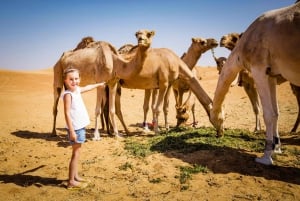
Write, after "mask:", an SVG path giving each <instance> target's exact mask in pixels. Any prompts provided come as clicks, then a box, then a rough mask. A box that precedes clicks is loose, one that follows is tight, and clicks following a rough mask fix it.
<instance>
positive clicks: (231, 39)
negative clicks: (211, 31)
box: [220, 33, 241, 50]
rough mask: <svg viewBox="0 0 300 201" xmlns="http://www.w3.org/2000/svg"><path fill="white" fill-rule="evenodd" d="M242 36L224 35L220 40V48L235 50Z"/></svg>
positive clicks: (234, 34) (235, 34)
mask: <svg viewBox="0 0 300 201" xmlns="http://www.w3.org/2000/svg"><path fill="white" fill-rule="evenodd" d="M240 37H241V34H239V33H230V34H227V35H224V36H223V37H222V38H221V40H220V47H225V48H227V49H229V50H233V48H234V47H235V46H236V43H237V42H238V40H239V39H240Z"/></svg>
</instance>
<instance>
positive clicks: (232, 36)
mask: <svg viewBox="0 0 300 201" xmlns="http://www.w3.org/2000/svg"><path fill="white" fill-rule="evenodd" d="M241 36H242V33H241V34H238V33H229V34H226V35H224V36H223V37H222V38H221V40H220V46H221V47H225V48H227V49H229V50H231V51H232V49H233V48H234V47H235V46H236V43H237V42H238V40H239V39H240V37H241ZM213 57H214V59H215V61H216V63H217V68H218V71H219V74H220V71H221V70H222V67H223V65H224V62H225V61H226V58H225V60H224V59H223V58H224V57H220V58H216V57H215V56H214V53H213ZM277 82H279V83H280V80H277ZM237 83H238V86H243V87H244V90H245V92H246V94H247V95H248V97H249V99H250V102H251V104H252V108H253V111H254V114H255V120H256V123H255V129H254V132H258V131H260V130H261V125H260V120H259V112H260V109H259V106H260V103H259V97H258V93H257V90H256V86H255V83H254V80H253V77H252V75H251V73H250V72H249V71H247V70H245V69H243V70H241V71H240V72H239V75H238V79H237ZM290 85H291V89H292V92H293V94H294V95H295V96H296V99H297V104H298V116H297V119H296V121H295V123H294V126H293V128H292V130H291V132H296V131H297V128H298V126H299V122H300V97H299V95H300V87H299V86H296V85H293V84H292V83H290Z"/></svg>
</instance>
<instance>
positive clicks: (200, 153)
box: [150, 131, 300, 185]
mask: <svg viewBox="0 0 300 201" xmlns="http://www.w3.org/2000/svg"><path fill="white" fill-rule="evenodd" d="M212 135H214V133H207V134H206V135H204V137H210V138H211V136H212ZM201 136H202V137H203V135H201ZM197 137H198V138H199V134H198V133H197V131H194V132H193V131H192V132H190V133H186V134H184V135H179V136H177V135H176V136H172V135H168V136H167V137H165V138H163V139H162V140H161V141H159V142H157V143H155V144H153V145H152V146H151V148H150V149H151V151H156V152H160V153H163V154H164V155H165V156H167V157H169V158H178V159H180V160H182V161H184V162H187V163H190V164H192V165H200V166H206V167H207V168H208V169H209V170H210V171H212V172H213V173H221V174H227V173H231V172H235V173H239V174H242V175H245V176H255V177H263V178H265V179H268V180H278V181H283V182H288V183H293V184H297V185H299V184H300V169H299V168H297V167H292V165H291V166H286V167H284V166H278V165H276V155H275V165H273V166H265V165H261V164H258V163H256V162H255V161H254V160H255V158H256V157H257V155H256V154H254V153H253V154H251V151H246V150H243V149H237V148H231V147H228V146H223V145H220V146H219V145H218V146H216V145H212V144H209V143H205V142H199V141H196V142H195V141H193V138H197ZM242 139H243V140H245V141H248V140H252V139H251V137H247V136H242ZM286 140H287V141H288V142H290V140H292V139H283V140H282V143H283V144H284V143H286ZM297 140H299V139H297ZM262 151H263V150H262Z"/></svg>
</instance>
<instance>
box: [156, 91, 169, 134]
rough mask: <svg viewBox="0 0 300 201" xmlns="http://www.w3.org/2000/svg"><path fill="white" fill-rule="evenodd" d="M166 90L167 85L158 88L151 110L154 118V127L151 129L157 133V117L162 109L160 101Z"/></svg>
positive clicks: (161, 101)
mask: <svg viewBox="0 0 300 201" xmlns="http://www.w3.org/2000/svg"><path fill="white" fill-rule="evenodd" d="M166 91H167V87H165V88H160V89H159V93H158V97H157V102H156V106H155V109H154V112H153V114H154V118H153V127H154V128H153V129H154V132H155V133H159V127H158V117H159V114H160V112H161V110H162V105H163V104H162V103H163V100H164V97H165V94H166Z"/></svg>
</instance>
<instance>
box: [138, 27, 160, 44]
mask: <svg viewBox="0 0 300 201" xmlns="http://www.w3.org/2000/svg"><path fill="white" fill-rule="evenodd" d="M154 35H155V31H149V30H146V29H141V30H139V31H137V32H136V33H135V37H136V39H137V41H138V46H139V47H144V48H149V47H150V46H151V43H152V38H153V36H154Z"/></svg>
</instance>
